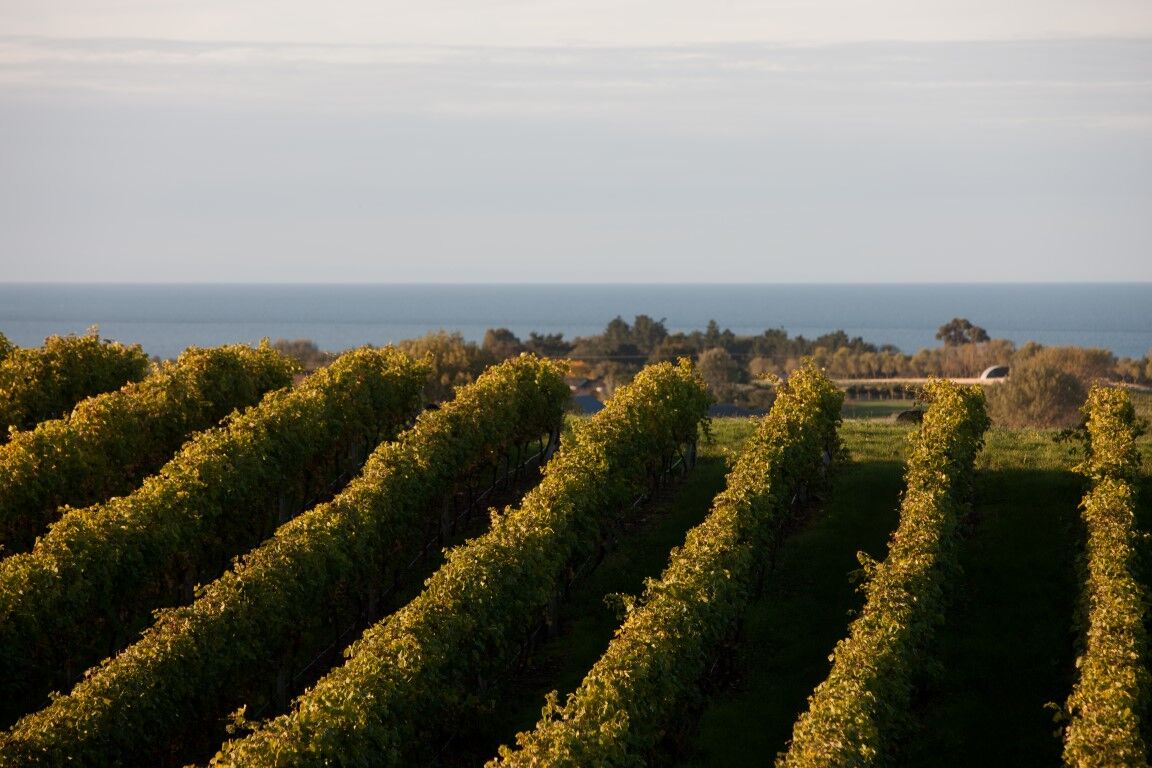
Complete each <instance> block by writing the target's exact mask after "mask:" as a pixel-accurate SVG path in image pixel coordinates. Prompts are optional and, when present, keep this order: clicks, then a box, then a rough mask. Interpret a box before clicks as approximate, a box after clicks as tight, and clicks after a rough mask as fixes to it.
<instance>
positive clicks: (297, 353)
mask: <svg viewBox="0 0 1152 768" xmlns="http://www.w3.org/2000/svg"><path fill="white" fill-rule="evenodd" d="M272 349H274V350H276V351H277V352H279V353H280V354H282V355H285V356H287V357H290V358H292V359H293V360H295V361H296V362H298V363H300V365H301V367H303V369H304V370H305V371H308V372H311V371H315V370H316V369H317V368H323V367H324V366H326V365H328V363H330V362H332V361H333V360H335V359H336V355H334V354H333V353H331V352H324V351H322V350H321V349H320V347H319V346H317V345H316V342H314V341H312V339H276V341H274V342H272Z"/></svg>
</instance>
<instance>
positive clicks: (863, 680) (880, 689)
mask: <svg viewBox="0 0 1152 768" xmlns="http://www.w3.org/2000/svg"><path fill="white" fill-rule="evenodd" d="M924 398H925V399H926V400H927V401H928V402H929V407H928V409H927V410H926V412H925V413H924V421H923V423H922V424H921V426H920V430H919V431H918V432H917V433H915V434H914V435H913V437H912V443H911V445H910V448H909V453H908V463H907V470H906V472H905V482H906V486H907V487H906V490H905V493H904V499H903V502H902V504H901V507H900V524H899V526H898V527H897V529H896V531H895V532H894V533H893V535H892V540H891V542H890V544H889V548H888V556H887V558H885V560H884V561H883V562H881V563H875V562H872V561H870V560H868V559H867V558H866V557H864V556H861V564H862V565H863V566H864V569H865V572H866V573H867V575H868V576H869V579H868V580H867V582H866V583H865V584H864V585H863V587H862V589H864V591H865V594H866V601H865V604H864V608H863V609H862V611H861V613H860V615H859V616H858V617H857V618H856V619H855V620H854V621H853V622H852V624H851V625H850V626H849V630H848V636H847V637H846V638H845V639H843V640H841V641H840V642H839V643H838V644H837V645H836V650H835V652H834V653H833V654H832V656H831V659H832V661H833V664H832V670H831V672H830V673H829V675H828V678H827V679H826V680H825V681H824V682H823V683H821V684H820V685H819V686H818V687H817V688H816V690H815V692H814V693H813V694H812V696H811V697H809V700H808V704H809V707H808V710H807V711H806V712H804V713H803V714H801V716H800V718H799V719H798V720H797V722H796V724H795V726H794V727H793V731H792V740H791V742H790V745H789V748H788V751H787V752H786V753H783V754H781V755H779V756H778V758H777V763H776V764H777V766H779V768H807V767H809V766H813V767H814V766H821V768H830V767H833V766H845V767H846V766H865V765H874V764H876V763H877V762H880V761H882V760H883V759H884V756H885V749H886V746H887V744H888V743H889V740H890V738H891V737H892V736H893V734H894V732H895V731H897V730H898V728H899V726H900V725H901V724H903V723H904V722H905V721H906V719H907V718H908V716H909V713H908V707H909V701H910V696H911V692H912V687H913V682H914V680H915V678H916V677H917V676H918V675H919V674H921V673H922V672H923V668H924V663H925V662H924V655H925V653H926V647H927V644H928V641H929V640H930V638H931V636H932V633H933V631H934V630H935V628H936V626H937V625H939V624H940V622H941V621H942V620H943V610H944V605H943V603H944V586H945V584H946V582H947V580H948V576H949V575H950V573H951V572H952V571H953V570H954V569H955V567H956V564H955V560H956V553H955V549H956V545H957V539H958V536H957V528H958V523H959V515H960V512H961V511H962V509H963V502H964V500H965V498H966V497H967V495H968V494H969V492H970V488H971V482H972V476H973V471H974V470H973V462H974V460H975V457H976V454H977V453H978V452H979V451H980V448H981V446H982V445H983V436H984V432H985V431H986V430H987V428H988V417H987V415H986V413H985V407H984V394H983V392H982V390H981V389H980V388H979V387H978V386H970V387H962V386H958V385H956V384H953V383H952V382H949V381H947V380H938V381H932V382H929V383H928V385H927V386H926V387H925V390H924Z"/></svg>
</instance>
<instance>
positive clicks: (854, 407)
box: [840, 400, 916, 419]
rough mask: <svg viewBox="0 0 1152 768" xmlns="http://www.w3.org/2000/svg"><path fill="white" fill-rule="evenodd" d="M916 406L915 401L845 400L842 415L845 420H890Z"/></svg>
mask: <svg viewBox="0 0 1152 768" xmlns="http://www.w3.org/2000/svg"><path fill="white" fill-rule="evenodd" d="M915 406H916V401H915V400H845V401H844V408H843V409H842V410H841V411H840V413H841V414H842V415H843V416H844V418H845V419H890V418H892V417H894V416H895V415H896V414H898V413H900V411H906V410H908V409H909V408H914V407H915Z"/></svg>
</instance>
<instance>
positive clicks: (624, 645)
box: [489, 366, 843, 768]
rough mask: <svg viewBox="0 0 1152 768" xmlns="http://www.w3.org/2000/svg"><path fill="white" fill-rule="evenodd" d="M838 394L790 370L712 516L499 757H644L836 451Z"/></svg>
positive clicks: (604, 760)
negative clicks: (798, 502) (798, 497)
mask: <svg viewBox="0 0 1152 768" xmlns="http://www.w3.org/2000/svg"><path fill="white" fill-rule="evenodd" d="M842 401H843V395H842V393H840V392H839V391H838V390H836V388H835V387H834V386H833V385H832V383H831V382H830V381H828V379H827V378H826V377H825V376H824V374H823V373H821V372H820V371H819V370H817V369H816V368H814V367H811V366H810V367H807V368H804V369H801V370H798V371H796V372H794V373H793V374H792V375H791V376H790V377H789V379H788V383H787V385H785V386H782V387H781V388H780V389H779V391H778V393H777V396H776V402H775V403H774V404H773V406H772V410H771V412H770V413H769V414H768V415H767V416H766V417H765V418H764V419H763V420H762V421H761V423H760V425H759V428H758V429H757V431H756V434H755V435H754V436H753V437H752V438H750V439H749V441H748V442H747V444H746V445H745V447H744V450H743V452H742V453H741V454H740V457H739V459H738V460H737V462H736V465H735V466H734V467H733V469H732V471H731V472H730V473H729V475H728V482H727V488H726V489H725V490H724V491H722V492H721V493H720V494H719V495H718V496H717V497H716V499H715V501H714V502H713V505H712V511H711V513H710V514H709V515H708V517H707V519H706V520H705V521H704V522H703V523H702V524H701V525H699V526H697V527H696V528H694V529H692V530H691V531H689V533H688V536H687V539H686V541H685V543H684V546H683V547H682V548H679V549H674V550H673V551H672V553H671V557H670V561H669V564H668V567H667V568H666V569H665V571H664V573H663V575H662V576H661V578H660V580H658V581H651V582H649V583H648V585H647V587H646V589H645V592H644V595H643V598H642V599H641V600H640V601H639V602H638V603H637V604H635V605H633V606H631V607H630V610H629V612H628V616H627V618H626V620H625V622H624V624H623V626H622V627H621V628H620V629H619V630H617V632H616V637H615V638H614V639H613V640H612V642H611V644H610V645H609V646H608V650H607V651H606V652H605V653H604V655H603V656H602V657H601V658H600V660H599V661H598V662H596V665H595V666H594V667H593V668H592V670H591V671H590V672H589V673H588V675H587V677H585V678H584V682H583V683H582V684H581V685H580V688H579V689H578V690H577V691H576V692H575V693H574V694H571V695H570V696H569V698H568V701H567V703H566V704H565V705H564V706H561V705H560V704H559V702H558V700H557V694H556V693H555V692H553V693H552V694H550V696H549V697H548V701H547V703H546V705H545V707H544V712H543V715H544V716H543V718H542V719H541V720H540V722H539V723H538V724H537V726H536V729H535V730H534V731H533V732H531V733H522V734H520V735H519V736H517V739H516V740H517V742H518V743H519V746H520V748H519V750H516V751H513V750H510V749H509V748H507V747H501V748H500V758H499V759H497V760H494V761H492V762H491V763H489V766H491V768H497V766H502V765H507V766H572V767H573V768H576V767H577V766H592V765H594V766H624V765H642V764H643V762H644V758H645V756H646V755H647V754H648V753H649V752H650V751H651V750H652V749H653V747H654V746H656V745H657V743H658V742H659V740H660V738H661V736H662V735H663V734H664V733H665V730H666V729H667V728H668V727H669V726H670V724H671V723H672V721H673V720H674V718H675V714H676V712H677V711H678V710H679V709H680V708H681V707H682V706H683V705H684V703H685V702H686V701H687V700H689V699H691V698H692V697H693V696H694V695H695V694H696V690H697V685H698V681H699V679H700V677H701V675H702V674H703V672H704V669H705V666H706V664H707V661H708V659H709V658H710V656H711V654H712V653H713V651H714V649H715V646H716V644H717V643H718V642H719V641H720V640H721V639H723V638H724V637H726V636H728V635H730V634H731V632H732V631H733V628H734V626H735V623H736V622H737V621H738V620H739V617H740V615H741V614H742V613H743V609H744V607H745V605H746V603H747V601H748V598H749V594H750V592H751V590H752V588H753V582H754V580H755V578H756V573H757V572H758V568H759V567H760V566H761V565H762V564H763V562H764V561H765V559H766V558H767V556H768V553H769V551H770V550H771V549H772V547H773V546H775V543H776V539H777V537H778V536H779V534H780V532H781V528H782V526H783V525H784V524H785V523H786V522H787V520H788V518H789V513H790V512H791V511H792V509H793V499H794V495H795V494H796V492H797V491H798V490H799V488H800V487H801V486H802V485H803V484H806V483H809V482H816V481H818V480H819V478H820V474H821V469H822V468H823V466H824V462H825V460H826V459H827V458H828V457H830V456H831V455H833V454H834V453H835V452H836V427H837V424H838V423H839V421H840V407H841V405H842Z"/></svg>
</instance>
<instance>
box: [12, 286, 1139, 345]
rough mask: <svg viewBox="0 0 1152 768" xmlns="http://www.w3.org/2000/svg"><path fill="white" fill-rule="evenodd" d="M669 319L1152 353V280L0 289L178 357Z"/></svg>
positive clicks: (18, 308) (46, 311)
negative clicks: (234, 348)
mask: <svg viewBox="0 0 1152 768" xmlns="http://www.w3.org/2000/svg"><path fill="white" fill-rule="evenodd" d="M641 314H643V315H648V316H649V317H651V318H653V319H656V320H662V321H663V322H664V324H665V326H666V327H667V328H668V330H670V331H692V330H697V329H699V330H703V329H704V328H705V327H706V326H707V324H708V321H709V320H715V321H716V322H717V323H718V324H719V326H720V328H721V329H723V328H728V329H731V330H732V331H733V332H734V333H736V334H740V335H751V334H759V333H762V332H764V331H765V330H767V329H783V330H785V331H787V332H788V333H789V334H790V335H791V336H798V335H802V336H805V337H807V338H813V337H815V336H819V335H821V334H823V333H827V332H830V331H834V330H843V331H845V332H846V333H848V334H849V335H850V336H861V337H863V338H864V339H865V340H866V341H869V342H872V343H874V344H877V345H880V344H892V345H895V346H896V347H899V348H900V349H901V350H902V351H904V352H908V353H911V352H915V351H917V350H919V349H921V348H925V347H935V346H939V343H940V342H938V341H937V340H936V338H935V334H936V330H937V329H938V328H939V327H940V326H941V325H943V324H944V323H946V322H948V321H949V320H951V319H952V318H954V317H965V318H968V319H969V320H970V321H972V322H973V323H975V324H976V325H979V326H981V327H982V328H984V329H985V330H987V331H988V333H989V335H991V336H992V337H993V338H1005V339H1010V340H1012V341H1013V342H1015V343H1016V344H1018V345H1019V344H1023V343H1025V342H1028V341H1035V342H1038V343H1040V344H1044V345H1076V346H1084V347H1101V348H1105V349H1109V350H1111V351H1112V352H1113V353H1115V354H1116V355H1118V356H1121V357H1133V358H1141V357H1144V356H1145V355H1147V354H1149V351H1150V349H1152V283H1088V284H1068V283H1037V284H1019V283H1012V284H986V283H972V284H851V285H849V284H801V285H796V284H751V283H742V284H703V285H688V284H643V285H642V284H614V285H600V284H540V285H533V284H507V285H493V284H467V285H465V284H408V285H398V284H356V285H350V284H316V285H302V284H259V285H257V284H105V283H100V284H76V283H0V333H3V334H4V335H6V336H7V337H8V338H9V340H11V341H12V342H13V343H15V344H17V345H19V346H37V345H39V344H41V343H42V342H43V340H44V338H45V337H47V336H49V335H52V334H68V333H84V332H85V331H86V330H87V329H89V328H90V327H92V326H96V327H97V328H98V329H99V332H100V335H101V336H102V337H105V338H110V339H115V340H117V341H121V342H124V343H138V344H140V345H141V346H142V347H143V348H144V350H145V351H146V352H148V353H149V354H151V355H156V356H158V357H162V358H170V357H175V356H177V355H179V354H180V352H181V351H183V350H184V349H185V348H186V347H188V346H193V345H195V346H217V345H220V344H226V343H233V342H244V343H249V344H255V343H257V342H259V341H260V340H261V339H263V338H268V339H270V340H276V339H281V338H283V339H311V340H313V341H314V342H316V344H317V345H318V346H319V347H320V348H321V349H325V350H331V351H340V350H344V349H348V348H351V347H356V346H360V345H363V344H375V345H383V344H387V343H389V342H394V341H399V340H401V339H407V338H414V337H417V336H422V335H424V334H425V333H427V332H429V331H435V330H446V331H453V332H459V333H460V334H462V335H463V337H464V338H465V339H467V340H470V341H481V340H482V339H483V337H484V332H485V330H487V329H489V328H508V329H510V330H511V331H513V332H514V333H516V334H517V335H518V336H520V337H521V338H524V337H527V335H528V334H529V333H530V332H533V331H535V332H536V333H541V334H557V333H559V334H563V336H564V338H566V339H572V338H575V337H578V336H587V335H591V334H597V333H600V332H602V331H603V330H604V327H605V325H607V323H608V322H609V321H610V320H612V319H613V318H615V317H617V316H620V317H622V318H624V319H625V320H627V321H629V322H632V320H633V318H634V317H635V316H636V315H641Z"/></svg>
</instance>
